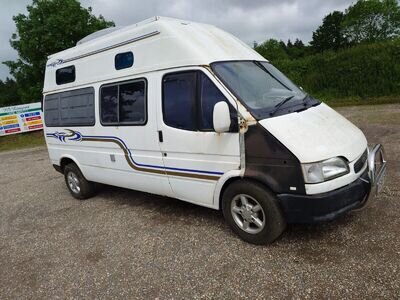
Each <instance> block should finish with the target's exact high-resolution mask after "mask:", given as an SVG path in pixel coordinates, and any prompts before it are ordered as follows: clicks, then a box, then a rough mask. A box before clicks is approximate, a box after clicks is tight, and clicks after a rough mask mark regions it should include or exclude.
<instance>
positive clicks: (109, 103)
mask: <svg viewBox="0 0 400 300" xmlns="http://www.w3.org/2000/svg"><path fill="white" fill-rule="evenodd" d="M100 98H101V122H102V123H106V124H114V123H118V85H112V86H106V87H103V88H102V89H101V97H100Z"/></svg>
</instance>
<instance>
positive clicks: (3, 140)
mask: <svg viewBox="0 0 400 300" xmlns="http://www.w3.org/2000/svg"><path fill="white" fill-rule="evenodd" d="M45 144H46V143H45V141H44V136H43V130H39V131H34V132H25V133H17V134H12V135H6V136H0V151H10V150H17V149H23V148H31V147H37V146H44V145H45Z"/></svg>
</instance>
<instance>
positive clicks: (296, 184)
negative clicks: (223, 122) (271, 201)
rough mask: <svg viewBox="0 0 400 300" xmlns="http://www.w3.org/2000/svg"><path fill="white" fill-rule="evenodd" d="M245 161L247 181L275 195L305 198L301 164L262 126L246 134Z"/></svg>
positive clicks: (257, 126)
mask: <svg viewBox="0 0 400 300" xmlns="http://www.w3.org/2000/svg"><path fill="white" fill-rule="evenodd" d="M245 160H246V169H245V173H244V177H247V178H251V179H255V180H257V181H259V182H261V183H263V184H264V185H266V186H267V187H268V188H270V189H271V190H272V191H273V192H274V193H276V194H282V193H287V194H291V193H295V194H300V195H305V185H304V178H303V172H302V170H301V165H300V162H299V160H298V159H297V157H296V156H295V155H294V154H293V153H292V152H290V150H289V149H287V148H286V147H285V146H284V145H283V144H282V143H281V142H280V141H279V140H278V139H276V138H275V137H274V136H273V135H272V134H271V133H270V132H269V131H267V130H266V129H265V128H264V127H262V126H261V125H260V124H259V123H257V124H256V125H253V126H249V128H248V130H247V132H246V133H245ZM294 188H295V189H294Z"/></svg>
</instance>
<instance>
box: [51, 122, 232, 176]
mask: <svg viewBox="0 0 400 300" xmlns="http://www.w3.org/2000/svg"><path fill="white" fill-rule="evenodd" d="M65 131H66V132H58V131H56V132H53V133H46V137H51V138H55V139H57V140H59V141H60V142H63V143H66V142H67V141H74V142H81V141H82V142H102V143H113V144H115V145H117V146H118V147H119V148H120V149H121V150H122V151H123V153H124V157H125V160H126V162H127V163H128V165H129V167H131V168H132V169H134V170H136V171H139V172H147V173H155V174H161V175H170V176H179V177H191V178H197V179H204V180H218V179H219V178H220V177H221V176H222V175H223V174H224V173H223V172H214V171H204V170H192V169H182V168H172V167H166V166H155V165H147V164H142V163H138V162H136V161H135V160H134V159H133V155H132V152H131V150H130V149H129V147H128V146H127V145H126V143H125V142H124V141H123V140H122V139H120V138H118V137H115V136H89V135H82V134H81V133H80V132H78V131H74V130H71V129H65Z"/></svg>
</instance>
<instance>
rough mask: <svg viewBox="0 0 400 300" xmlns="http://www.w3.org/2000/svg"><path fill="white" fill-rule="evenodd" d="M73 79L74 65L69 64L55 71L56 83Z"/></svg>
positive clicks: (72, 80)
mask: <svg viewBox="0 0 400 300" xmlns="http://www.w3.org/2000/svg"><path fill="white" fill-rule="evenodd" d="M74 81H75V66H69V67H65V68H61V69H58V70H57V71H56V83H57V84H65V83H70V82H74Z"/></svg>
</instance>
